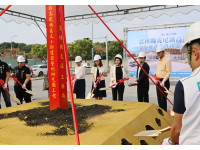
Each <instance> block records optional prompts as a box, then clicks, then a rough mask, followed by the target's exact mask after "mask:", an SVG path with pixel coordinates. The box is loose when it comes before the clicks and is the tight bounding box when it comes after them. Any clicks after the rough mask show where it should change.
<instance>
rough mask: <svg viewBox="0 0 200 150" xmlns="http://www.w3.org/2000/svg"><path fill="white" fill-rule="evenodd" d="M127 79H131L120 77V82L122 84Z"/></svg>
mask: <svg viewBox="0 0 200 150" xmlns="http://www.w3.org/2000/svg"><path fill="white" fill-rule="evenodd" d="M126 80H129V78H124V79H120V80H119V82H118V84H119V85H120V84H122V83H123V82H124V81H126Z"/></svg>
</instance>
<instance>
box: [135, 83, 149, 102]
mask: <svg viewBox="0 0 200 150" xmlns="http://www.w3.org/2000/svg"><path fill="white" fill-rule="evenodd" d="M137 95H138V102H147V103H148V102H149V86H147V87H143V86H138V87H137Z"/></svg>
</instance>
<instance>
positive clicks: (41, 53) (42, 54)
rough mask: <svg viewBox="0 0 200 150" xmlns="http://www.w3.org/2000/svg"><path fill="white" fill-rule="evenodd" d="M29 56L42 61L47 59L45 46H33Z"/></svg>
mask: <svg viewBox="0 0 200 150" xmlns="http://www.w3.org/2000/svg"><path fill="white" fill-rule="evenodd" d="M31 54H33V55H34V56H35V57H37V58H40V59H42V60H44V59H47V47H46V44H43V45H42V44H34V45H32V48H31Z"/></svg>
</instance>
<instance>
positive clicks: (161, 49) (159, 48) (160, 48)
mask: <svg viewBox="0 0 200 150" xmlns="http://www.w3.org/2000/svg"><path fill="white" fill-rule="evenodd" d="M162 51H165V49H164V48H163V47H162V46H158V47H157V48H156V53H158V52H162Z"/></svg>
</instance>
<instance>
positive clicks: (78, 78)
mask: <svg viewBox="0 0 200 150" xmlns="http://www.w3.org/2000/svg"><path fill="white" fill-rule="evenodd" d="M75 63H76V65H77V66H76V67H75V84H74V91H73V93H75V94H76V98H80V99H85V68H84V67H83V66H82V65H81V63H82V58H81V56H76V58H75Z"/></svg>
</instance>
